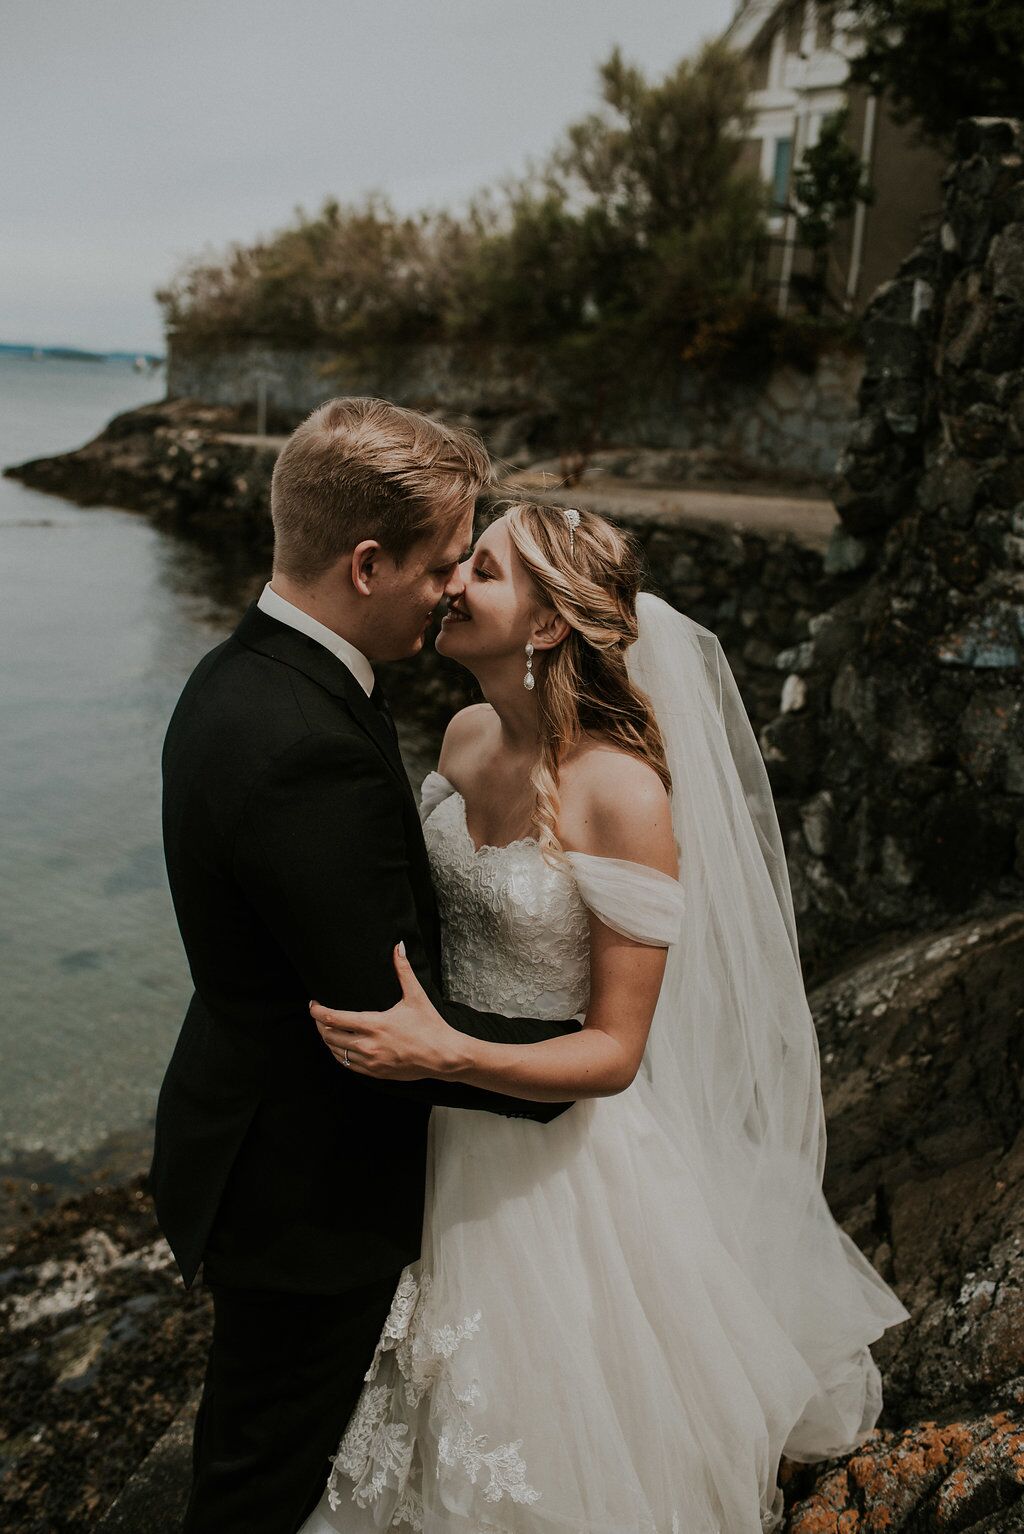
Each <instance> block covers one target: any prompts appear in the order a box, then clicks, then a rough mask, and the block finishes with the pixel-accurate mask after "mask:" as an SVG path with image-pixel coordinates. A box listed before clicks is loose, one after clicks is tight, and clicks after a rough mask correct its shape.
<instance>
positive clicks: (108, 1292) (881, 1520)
mask: <svg viewBox="0 0 1024 1534" xmlns="http://www.w3.org/2000/svg"><path fill="white" fill-rule="evenodd" d="M1022 969H1024V913H1017V914H1015V915H1010V916H1002V917H994V918H991V919H988V920H979V921H970V922H966V923H962V924H960V925H953V926H950V927H948V928H947V929H945V930H943V931H941V932H936V933H933V934H930V935H929V936H927V937H917V938H913V939H911V940H910V941H908V942H904V943H897V944H894V943H891V942H890V943H888V944H887V945H886V946H885V947H884V948H879V949H878V950H877V951H876V952H874V953H872V954H870V955H867V956H865V957H863V958H862V959H860V960H859V961H857V962H856V963H854V964H853V965H851V966H849V967H848V968H846V969H844V970H843V971H842V972H841V973H839V974H838V975H836V976H835V977H834V978H833V979H832V980H830V981H827V982H825V983H824V984H822V985H821V986H819V987H817V988H816V989H814V990H813V991H812V992H811V994H810V1001H811V1007H812V1011H813V1013H814V1017H815V1022H816V1026H817V1030H818V1038H819V1043H820V1048H821V1061H822V1084H823V1092H824V1098H825V1109H826V1119H827V1123H828V1129H829V1137H828V1155H827V1160H826V1183H825V1187H826V1192H827V1195H828V1198H829V1202H830V1205H831V1207H832V1210H833V1212H834V1214H835V1215H836V1217H837V1219H838V1220H839V1221H840V1223H841V1224H842V1225H843V1227H844V1228H845V1229H846V1231H847V1232H848V1233H849V1234H850V1236H851V1237H852V1238H853V1240H854V1241H856V1242H857V1244H858V1245H859V1247H860V1248H861V1250H862V1251H864V1252H865V1253H866V1255H867V1256H868V1257H869V1258H870V1259H871V1261H872V1262H873V1263H874V1265H875V1266H876V1267H877V1268H878V1269H879V1271H881V1272H882V1273H883V1274H884V1275H885V1277H886V1278H887V1279H888V1280H889V1282H890V1283H892V1284H893V1286H894V1288H895V1289H896V1291H897V1293H898V1294H899V1295H900V1298H901V1299H902V1300H903V1302H904V1303H905V1304H906V1306H907V1308H908V1309H909V1310H910V1312H911V1319H910V1320H909V1321H907V1322H905V1323H904V1324H903V1325H902V1326H899V1327H894V1328H891V1329H890V1330H889V1331H888V1332H886V1333H885V1334H884V1335H883V1337H882V1338H881V1339H880V1340H879V1341H878V1342H876V1343H875V1344H874V1346H873V1350H872V1351H873V1353H874V1355H875V1358H876V1359H877V1361H878V1363H879V1366H880V1368H881V1370H882V1375H883V1383H884V1411H883V1415H882V1418H881V1420H880V1422H879V1425H878V1428H877V1429H876V1430H875V1432H874V1433H872V1434H871V1435H870V1436H869V1437H868V1438H867V1439H866V1440H865V1441H864V1443H863V1444H861V1445H860V1446H859V1447H858V1449H857V1450H856V1452H855V1453H854V1454H852V1455H849V1456H844V1457H842V1458H841V1459H836V1460H829V1461H822V1462H819V1463H818V1464H814V1465H798V1464H795V1463H792V1462H788V1461H784V1462H783V1466H782V1476H781V1479H782V1483H783V1485H784V1488H785V1492H786V1502H787V1507H788V1509H789V1522H788V1524H787V1534H845V1531H851V1534H852V1531H856V1530H860V1529H863V1530H865V1531H867V1530H874V1529H877V1530H882V1529H884V1530H886V1531H889V1534H901V1531H905V1534H923V1531H925V1530H932V1529H942V1530H943V1531H945V1534H968V1531H970V1534H981V1531H985V1534H1004V1531H1005V1534H1008V1531H1009V1530H1011V1529H1019V1528H1021V1527H1024V1248H1022V1232H1024V1132H1022V1130H1021V1122H1022V1117H1024V1115H1022V1095H1024V1042H1022V1041H1024V1028H1022V1023H1024V1017H1022V1002H1024V998H1022V996H1021V988H1020V984H1019V976H1020V974H1021V972H1022ZM5 1262H6V1266H5V1269H4V1271H3V1273H2V1274H0V1320H2V1322H3V1325H2V1328H0V1335H2V1338H3V1341H2V1342H0V1349H2V1359H3V1365H4V1369H5V1372H6V1375H7V1379H8V1387H7V1389H6V1391H5V1393H4V1399H3V1411H4V1414H5V1417H6V1422H5V1439H4V1446H3V1454H4V1456H5V1465H6V1475H5V1476H4V1478H3V1480H2V1481H0V1499H4V1500H0V1506H2V1507H3V1508H4V1511H5V1513H6V1514H7V1519H8V1522H9V1523H10V1525H11V1526H12V1527H16V1528H18V1529H19V1530H21V1531H22V1534H44V1531H45V1534H64V1531H65V1530H71V1529H76V1530H77V1529H81V1528H89V1527H94V1526H95V1525H96V1523H97V1521H98V1520H99V1518H100V1516H101V1514H104V1512H105V1516H104V1519H103V1522H102V1524H101V1525H100V1526H101V1527H102V1529H103V1530H104V1531H105V1534H129V1531H130V1534H149V1531H153V1534H171V1531H172V1530H174V1529H176V1528H177V1526H178V1523H177V1519H178V1518H179V1516H180V1511H181V1508H182V1507H183V1506H184V1501H185V1498H186V1496H187V1490H188V1482H189V1463H190V1447H191V1423H192V1420H193V1416H194V1412H195V1406H196V1400H197V1393H198V1389H199V1386H200V1384H201V1380H202V1372H203V1362H204V1357H205V1348H206V1345H207V1342H208V1339H209V1327H210V1313H209V1304H208V1296H207V1295H206V1292H205V1291H204V1290H203V1288H202V1287H201V1286H198V1287H197V1288H195V1289H194V1290H193V1291H192V1292H191V1293H186V1292H185V1291H183V1290H182V1288H181V1285H180V1281H179V1280H178V1278H177V1274H176V1269H175V1268H174V1267H173V1265H172V1263H171V1258H170V1253H169V1251H168V1249H167V1246H166V1244H165V1243H164V1242H163V1240H162V1239H161V1238H160V1235H159V1231H158V1230H157V1227H156V1224H155V1221H154V1219H153V1215H152V1210H151V1206H150V1204H149V1200H148V1198H147V1196H146V1193H145V1187H144V1183H143V1181H142V1179H140V1178H136V1179H135V1180H134V1181H132V1182H131V1183H129V1184H128V1185H127V1186H125V1187H123V1188H120V1189H111V1190H107V1191H106V1192H104V1193H97V1192H91V1193H86V1194H83V1195H82V1196H80V1197H79V1198H78V1199H76V1200H72V1201H71V1202H70V1203H68V1204H66V1205H64V1206H62V1208H61V1209H60V1210H57V1211H55V1212H53V1213H51V1214H49V1215H47V1216H46V1217H45V1218H44V1219H42V1220H40V1221H37V1222H36V1224H35V1225H34V1226H33V1227H32V1228H30V1230H29V1231H28V1232H27V1233H26V1234H25V1235H24V1236H23V1237H22V1238H21V1239H20V1240H18V1241H17V1242H15V1243H14V1245H13V1246H12V1247H11V1249H10V1250H9V1251H8V1253H7V1256H6V1258H5ZM582 1409H585V1408H584V1405H583V1404H582V1403H581V1410H582ZM100 1430H102V1433H103V1444H102V1449H101V1448H100V1445H99V1439H98V1433H99V1431H100ZM154 1444H156V1447H155V1448H153V1445H154ZM151 1450H152V1452H150V1451H151ZM105 1510H106V1511H105ZM1015 1518H1016V1519H1017V1520H1019V1521H1017V1522H1014V1521H1013V1520H1014V1519H1015Z"/></svg>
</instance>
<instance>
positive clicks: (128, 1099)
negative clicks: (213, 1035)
mask: <svg viewBox="0 0 1024 1534" xmlns="http://www.w3.org/2000/svg"><path fill="white" fill-rule="evenodd" d="M162 393H163V376H162V374H161V373H158V374H151V375H145V374H137V373H134V372H133V371H132V369H131V367H130V366H129V365H128V364H121V363H109V362H108V363H90V362H67V361H56V360H46V359H44V360H41V361H37V362H33V361H30V360H27V359H26V360H21V359H11V360H0V464H4V465H6V464H9V463H16V462H20V461H22V460H23V459H25V458H31V457H39V456H42V455H44V454H49V453H54V452H59V451H62V450H64V449H67V448H72V447H76V446H78V445H79V444H81V443H82V442H83V441H85V440H86V439H87V438H89V437H91V436H92V435H94V434H95V432H96V431H98V430H99V429H100V428H101V427H102V426H103V425H105V424H106V422H107V421H108V420H109V418H110V417H111V416H112V415H113V414H115V413H116V412H117V411H119V410H124V409H127V408H129V407H130V406H133V405H138V404H142V403H143V402H144V401H147V400H153V399H158V398H160V397H161V395H162ZM221 585H222V583H221V582H220V581H219V579H218V573H217V571H216V570H215V568H214V567H213V566H212V565H211V564H210V563H209V561H208V560H204V557H203V556H202V555H200V554H198V553H197V552H196V551H194V550H192V549H190V548H189V547H187V546H182V545H181V544H179V543H176V542H175V541H174V540H173V539H171V538H169V537H167V536H166V535H164V534H162V533H159V532H156V531H155V530H154V529H153V528H152V527H151V526H150V525H149V524H148V523H147V522H146V521H145V520H144V519H143V518H141V517H139V516H135V515H133V514H132V513H130V512H125V511H115V510H108V509H106V508H93V509H88V510H81V509H79V508H78V507H76V506H73V505H71V504H70V503H68V502H66V501H63V500H60V499H58V498H56V497H53V496H49V495H44V494H42V493H40V492H38V491H33V490H27V489H25V488H23V487H22V486H21V485H19V484H16V483H15V482H14V481H12V480H7V479H0V654H2V656H3V663H2V667H0V853H2V864H0V866H2V874H0V1159H6V1158H7V1157H8V1156H10V1154H11V1153H12V1152H17V1151H24V1150H30V1151H31V1150H37V1149H44V1148H45V1149H46V1150H48V1151H51V1152H53V1153H54V1154H55V1155H57V1156H60V1157H64V1156H71V1155H73V1154H75V1153H76V1152H80V1151H83V1150H88V1149H89V1148H90V1147H91V1146H92V1145H94V1144H95V1143H96V1142H97V1141H98V1140H100V1139H101V1138H102V1137H103V1136H104V1135H105V1134H106V1133H107V1132H108V1131H110V1130H122V1129H130V1128H131V1127H132V1126H134V1125H142V1124H144V1123H145V1122H146V1121H147V1120H148V1119H149V1118H150V1117H151V1115H152V1112H153V1109H154V1107H155V1104H156V1095H157V1091H158V1089H159V1085H160V1078H161V1075H162V1072H163V1068H164V1066H165V1064H166V1061H167V1058H168V1055H169V1053H170V1050H171V1048H172V1047H173V1043H174V1039H175V1037H176V1034H177V1029H178V1025H179V1023H180V1020H181V1015H182V1011H183V1008H184V1005H185V1003H186V1001H187V998H188V995H189V992H190V987H189V982H188V974H187V970H186V966H185V960H184V955H183V953H182V950H181V947H180V944H179V941H178V935H177V929H176V927H175V925H174V918H173V913H172V910H171V904H170V896H169V894H168V891H167V887H166V883H165V878H164V871H163V862H162V854H161V847H160V814H159V811H160V782H159V758H160V747H161V743H162V738H163V731H164V728H165V726H166V723H167V718H168V715H169V714H170V711H171V709H172V708H173V706H174V702H175V699H176V698H177V695H178V693H179V691H180V689H181V686H182V683H183V682H184V680H185V678H186V677H187V675H188V673H189V672H190V670H191V669H192V667H193V666H194V665H195V663H196V661H197V660H198V659H199V657H200V656H201V655H202V654H203V653H204V652H205V651H206V650H208V649H210V648H211V646H212V645H214V644H216V643H218V642H219V640H220V639H221V638H223V636H224V635H225V633H227V632H228V631H229V630H230V628H231V627H232V626H233V624H234V621H235V619H236V617H237V613H238V610H239V608H240V607H241V606H242V605H244V602H245V600H246V599H247V598H248V596H249V592H248V591H241V592H236V593H233V594H231V595H230V596H225V595H224V594H223V592H220V594H219V595H217V596H214V595H212V594H211V593H212V592H214V591H218V590H219V588H220V587H221Z"/></svg>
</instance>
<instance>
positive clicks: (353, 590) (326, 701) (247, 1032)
mask: <svg viewBox="0 0 1024 1534" xmlns="http://www.w3.org/2000/svg"><path fill="white" fill-rule="evenodd" d="M491 474H492V471H491V466H490V463H489V460H488V458H487V455H486V453H485V451H484V449H483V447H482V445H481V444H480V443H479V441H478V440H477V439H475V438H474V437H473V436H472V435H471V434H469V433H465V432H461V431H456V430H453V429H451V428H448V427H445V426H442V425H440V424H438V423H437V422H434V421H431V420H429V419H428V418H427V417H425V416H422V415H419V414H417V413H416V412H414V411H410V410H404V409H400V408H399V407H397V406H395V405H391V404H389V403H387V402H386V401H384V400H376V399H333V400H329V401H327V403H326V404H324V405H321V406H320V407H319V408H318V409H317V410H315V411H314V412H313V414H312V415H311V416H309V417H308V419H307V420H306V421H304V422H303V424H302V425H301V426H299V427H298V429H297V430H296V431H295V432H293V433H292V435H291V437H290V438H289V439H288V441H287V442H286V444H285V446H284V448H283V450H282V452H281V454H280V457H279V458H278V460H277V465H276V467H275V470H274V475H273V482H272V488H271V515H272V518H273V523H274V568H273V575H272V578H271V581H270V583H269V584H268V585H267V586H266V587H265V588H264V591H263V594H262V595H261V597H260V598H259V601H258V602H256V603H254V604H253V606H251V607H250V608H249V610H248V611H247V612H246V614H245V616H244V617H243V618H242V621H241V623H240V624H239V626H238V628H237V629H236V630H235V632H234V634H232V636H231V637H230V638H229V639H227V640H226V641H225V642H224V643H223V644H221V645H218V647H217V648H216V649H215V650H213V651H211V652H210V654H209V655H207V656H206V657H205V658H204V659H203V660H202V661H200V663H199V665H198V666H197V667H196V669H195V671H194V672H193V674H192V676H191V678H190V679H189V681H188V683H187V684H186V686H185V689H184V691H183V692H182V695H181V698H180V700H179V702H178V705H177V707H176V709H175V711H174V715H173V717H172V719H171V722H170V726H169V728H168V731H167V738H166V742H165V745H164V755H163V772H164V846H165V853H166V859H167V870H168V877H169V880H170V886H171V894H172V896H173V900H174V908H175V913H176V915H177V919H178V924H179V927H180V929H181V935H182V939H183V942H184V945H185V950H186V953H187V955H188V960H189V965H190V968H191V972H192V978H193V981H194V984H195V994H194V996H193V998H192V1001H191V1003H190V1005H189V1008H188V1011H187V1013H186V1016H185V1020H184V1023H183V1025H182V1029H181V1034H180V1036H179V1038H178V1042H177V1044H176V1046H175V1049H174V1053H173V1055H172V1057H171V1060H170V1063H169V1065H168V1068H167V1072H166V1075H165V1077H164V1082H163V1086H162V1087H161V1091H160V1098H159V1103H158V1108H157V1119H156V1135H155V1143H154V1149H153V1160H152V1166H151V1168H150V1188H151V1191H152V1193H153V1197H154V1200H155V1203H156V1210H157V1215H158V1218H159V1221H160V1225H161V1228H162V1229H163V1231H164V1234H165V1235H166V1237H167V1240H168V1242H169V1243H170V1246H171V1248H172V1250H173V1252H174V1256H175V1259H176V1261H177V1263H178V1266H179V1268H180V1271H181V1275H182V1278H183V1279H184V1282H185V1284H186V1286H187V1287H191V1285H192V1284H193V1282H194V1280H195V1277H196V1274H197V1271H198V1269H199V1265H200V1263H202V1265H203V1279H204V1282H205V1283H206V1284H207V1285H208V1287H209V1289H210V1291H211V1294H212V1297H213V1305H214V1330H213V1341H212V1344H211V1348H210V1354H209V1359H208V1362H207V1369H206V1377H205V1381H204V1386H203V1394H202V1399H201V1403H200V1407H199V1413H198V1417H197V1420H196V1427H195V1437H194V1441H193V1484H192V1491H191V1496H190V1499H189V1504H188V1510H187V1512H186V1515H185V1522H184V1525H183V1529H184V1531H185V1534H236V1531H237V1534H242V1531H243V1530H244V1531H245V1534H295V1531H296V1530H298V1529H299V1527H300V1525H301V1524H302V1523H303V1522H304V1520H305V1519H306V1518H307V1517H308V1515H309V1514H310V1513H311V1512H312V1510H313V1508H314V1507H315V1506H316V1504H317V1502H318V1501H319V1499H320V1496H321V1494H322V1491H323V1488H324V1485H325V1484H326V1480H327V1476H328V1474H329V1470H330V1466H329V1463H328V1458H329V1456H330V1455H331V1454H332V1453H333V1452H334V1450H335V1448H336V1446H337V1443H338V1440H339V1439H340V1437H341V1434H342V1432H343V1430H344V1428H345V1425H346V1423H347V1421H348V1418H349V1416H350V1414H351V1412H352V1409H353V1407H354V1405H355V1402H356V1398H357V1396H358V1394H359V1392H360V1389H361V1388H362V1380H363V1374H364V1372H365V1370H366V1369H367V1368H368V1366H369V1364H370V1360H371V1358H372V1356H373V1350H374V1347H375V1345H376V1342H377V1339H378V1336H379V1334H380V1331H381V1329H382V1327H383V1325H384V1321H385V1319H386V1317H387V1313H388V1310H389V1307H390V1303H391V1299H392V1296H393V1294H394V1290H395V1286H396V1283H397V1280H398V1276H399V1273H400V1271H401V1269H402V1268H403V1267H404V1266H405V1264H406V1263H408V1262H411V1261H414V1260H415V1259H416V1258H417V1257H418V1256H419V1250H420V1232H421V1222H422V1215H423V1196H424V1177H425V1170H426V1140H427V1121H428V1118H429V1114H430V1108H431V1105H432V1104H434V1103H442V1104H445V1105H448V1106H452V1107H458V1108H475V1109H485V1110H487V1111H488V1112H492V1113H503V1114H512V1115H518V1116H521V1117H527V1118H532V1119H536V1120H538V1121H539V1122H541V1123H545V1122H548V1121H549V1120H551V1119H553V1118H554V1117H556V1116H557V1115H558V1114H559V1113H561V1112H563V1111H564V1110H565V1108H566V1107H568V1106H570V1105H569V1104H567V1103H535V1102H526V1101H520V1100H518V1099H516V1098H511V1097H504V1096H502V1095H500V1094H498V1093H493V1092H486V1091H483V1090H480V1089H477V1088H473V1087H469V1086H466V1085H465V1084H461V1083H458V1082H455V1081H453V1080H446V1079H445V1069H446V1065H447V1064H448V1061H447V1059H446V1056H445V1053H444V1049H443V1047H442V1045H443V1040H442V1045H439V1044H438V1041H437V1037H436V1036H435V1037H434V1038H433V1039H431V1040H425V1041H424V1043H423V1046H422V1049H421V1050H420V1054H419V1058H416V1057H415V1056H410V1060H411V1064H412V1065H413V1066H414V1067H416V1069H414V1070H412V1071H411V1072H410V1074H411V1075H413V1076H416V1077H418V1078H419V1079H412V1080H408V1081H402V1082H398V1081H384V1080H379V1079H374V1078H372V1077H369V1076H365V1075H360V1074H358V1073H356V1072H348V1071H346V1070H344V1069H343V1068H342V1067H341V1066H340V1065H338V1064H337V1063H336V1061H335V1059H334V1057H333V1056H332V1055H331V1054H330V1053H329V1052H328V1050H327V1048H326V1046H325V1045H324V1043H323V1042H322V1040H321V1038H320V1035H319V1034H318V1032H317V1029H316V1027H315V1025H314V1023H313V1021H312V1019H311V1018H310V1016H309V1013H308V1010H307V1006H308V1002H309V1000H310V998H311V997H315V998H316V999H317V1000H319V1001H323V1002H324V1003H326V1004H329V1005H331V1006H334V1007H342V1008H350V1009H362V1008H370V1009H375V1010H379V1009H381V1008H385V1007H389V1006H390V1005H391V1004H393V1003H394V1002H395V1001H397V1000H398V997H399V990H398V984H397V981H396V979H395V972H394V968H393V965H392V950H393V947H394V944H395V943H396V942H397V941H399V940H400V939H401V940H402V941H404V943H405V945H406V949H407V953H408V958H409V961H410V963H411V964H412V966H413V968H414V970H415V971H416V974H417V975H418V977H419V980H420V982H421V983H422V985H423V986H424V987H425V989H426V990H427V992H428V994H429V995H430V997H431V999H432V1000H433V1002H434V1004H435V1006H436V1007H437V1008H438V1010H439V1011H440V1012H441V1013H442V1015H443V1016H444V1018H445V1019H446V1021H447V1024H449V1025H450V1029H449V1032H450V1030H451V1029H455V1030H458V1031H459V1032H460V1033H462V1034H472V1035H473V1036H475V1037H477V1038H485V1039H494V1040H500V1041H504V1042H507V1043H522V1044H528V1043H533V1042H536V1041H537V1040H539V1039H545V1038H551V1037H553V1036H556V1035H559V1034H564V1033H568V1032H572V1031H575V1030H576V1028H577V1027H578V1026H579V1025H578V1024H577V1023H576V1022H575V1021H570V1022H567V1023H565V1024H558V1023H542V1022H539V1021H532V1020H530V1019H523V1018H507V1017H502V1016H500V1015H497V1014H490V1013H477V1012H474V1011H473V1010H472V1009H470V1008H469V1007H466V1006H461V1005H458V1004H456V1003H454V1002H449V1001H444V1000H442V998H441V996H440V994H439V980H440V940H439V929H438V915H437V909H436V907H435V903H434V895H433V891H432V888H431V883H430V870H429V866H428V862H427V855H426V849H425V846H424V842H423V837H422V834H421V831H420V823H419V817H418V813H417V807H416V803H415V800H414V798H413V794H412V791H411V789H410V787H409V782H408V779H407V778H406V776H405V772H404V769H403V767H402V762H401V759H400V756H399V752H398V744H397V739H396V735H395V731H394V724H393V721H392V719H391V715H390V712H389V710H388V707H387V704H386V702H385V701H384V699H383V697H382V695H381V692H380V688H379V686H378V685H377V684H375V682H374V676H373V668H372V664H371V663H372V662H374V661H386V660H396V659H399V658H400V657H403V656H410V655H414V654H416V653H417V652H418V651H419V650H420V649H421V648H422V646H423V643H424V640H425V638H426V635H427V631H428V626H429V623H430V619H431V615H432V613H433V611H434V608H435V607H436V606H437V604H438V603H439V602H440V601H441V599H442V598H443V597H445V596H448V595H451V594H453V593H455V592H457V591H459V590H461V589H462V588H461V582H460V577H459V573H458V563H459V560H460V558H461V556H462V555H463V553H464V550H465V549H466V547H467V546H468V544H469V543H470V541H471V537H472V525H473V506H474V501H475V497H476V494H477V492H478V491H479V489H480V488H481V487H482V486H483V485H484V484H485V483H487V482H488V481H489V480H490V479H491ZM452 1037H453V1038H454V1037H455V1035H454V1034H452Z"/></svg>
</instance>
